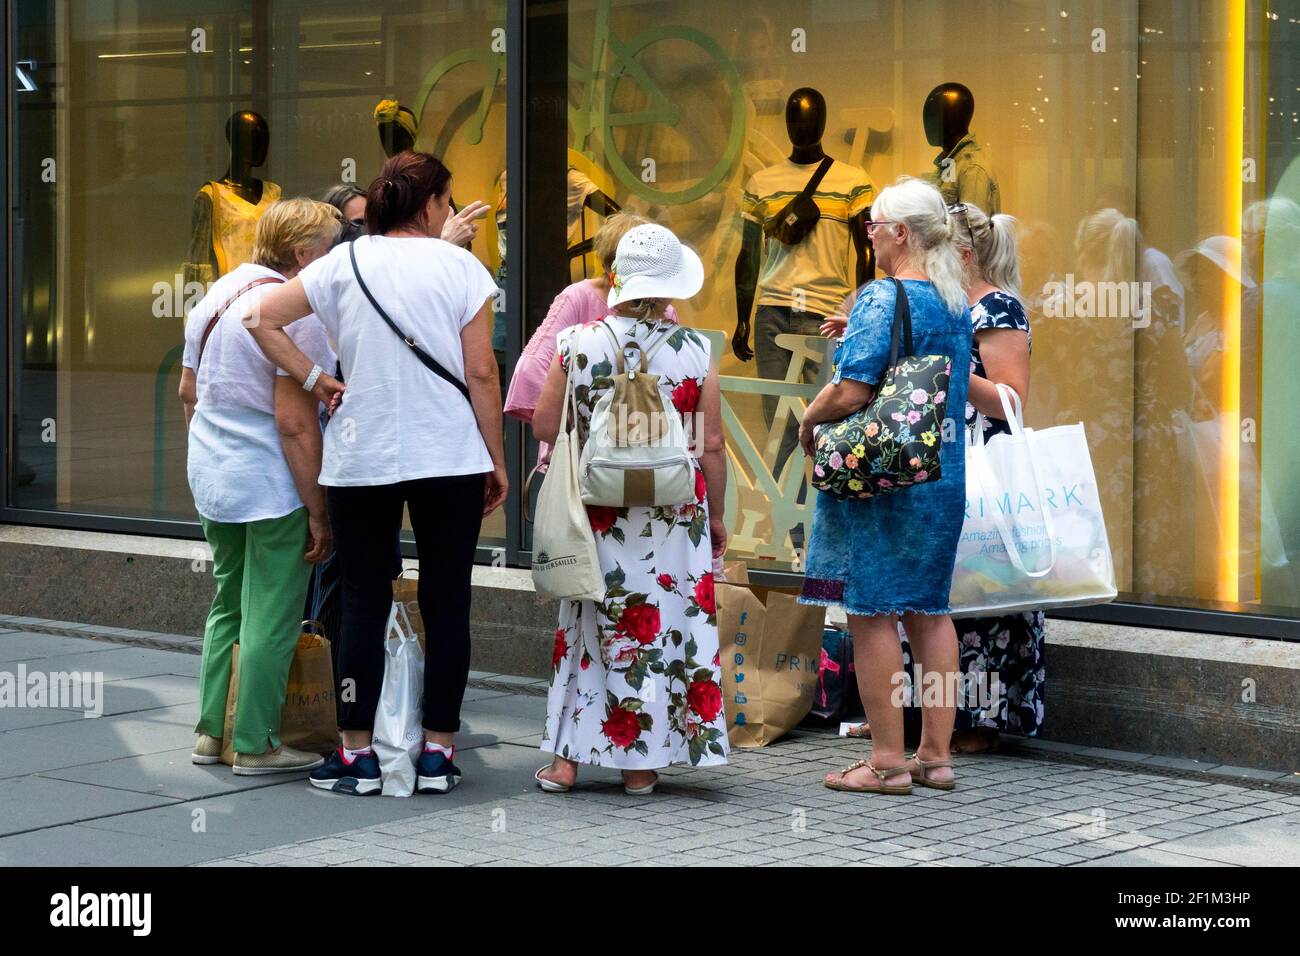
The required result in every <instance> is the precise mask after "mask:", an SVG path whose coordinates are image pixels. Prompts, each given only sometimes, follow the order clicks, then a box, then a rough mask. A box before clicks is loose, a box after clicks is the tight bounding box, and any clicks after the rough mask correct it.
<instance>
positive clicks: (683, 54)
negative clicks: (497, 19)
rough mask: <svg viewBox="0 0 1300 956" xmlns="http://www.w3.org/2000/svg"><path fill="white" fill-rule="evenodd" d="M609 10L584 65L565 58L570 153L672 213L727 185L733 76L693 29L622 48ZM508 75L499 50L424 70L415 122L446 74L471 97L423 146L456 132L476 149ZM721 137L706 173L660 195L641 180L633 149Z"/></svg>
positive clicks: (604, 9) (732, 159)
mask: <svg viewBox="0 0 1300 956" xmlns="http://www.w3.org/2000/svg"><path fill="white" fill-rule="evenodd" d="M611 6H612V2H611V0H600V2H599V3H598V4H597V7H596V16H595V29H594V36H593V40H592V51H591V59H590V61H589V64H588V65H583V64H582V63H579V62H578V61H577V60H576V59H574V58H573V57H570V59H569V78H570V85H571V87H574V86H576V87H577V88H578V89H579V90H580V92H579V94H578V96H577V97H576V102H575V101H573V98H572V97H571V102H570V104H569V130H570V134H571V145H572V148H573V149H574V150H576V151H577V152H579V153H584V154H586V155H588V156H590V157H592V158H593V159H596V158H597V157H596V156H595V153H596V152H597V151H598V150H599V151H600V154H601V156H600V158H601V159H603V165H604V168H605V169H607V170H609V171H610V173H611V174H612V175H613V176H614V178H615V179H616V180H617V181H618V182H619V183H620V184H621V185H622V186H623V187H624V188H625V189H627V190H628V191H629V192H632V193H634V194H636V195H638V196H641V197H642V198H644V199H646V200H647V201H649V202H652V203H657V204H661V205H679V204H682V203H689V202H692V201H694V200H696V199H699V198H700V197H701V196H704V195H706V194H708V193H709V192H711V191H712V190H713V189H715V188H716V187H717V186H718V185H719V184H720V183H721V182H722V181H723V180H724V179H725V178H726V177H727V175H728V174H729V173H730V172H731V170H732V168H733V167H734V166H735V163H736V161H737V160H738V159H739V157H740V152H741V149H742V147H743V146H744V141H745V99H744V88H743V86H742V84H741V80H740V73H739V72H738V71H737V69H736V66H735V64H734V63H732V62H731V59H730V58H729V57H728V56H727V54H726V53H725V52H724V51H723V49H722V47H720V46H719V45H718V44H717V42H716V41H714V39H713V38H712V37H710V36H709V35H708V34H706V33H703V32H701V31H699V30H694V29H691V28H690V27H684V26H673V25H666V26H656V27H651V28H650V29H647V30H643V31H641V32H640V33H638V34H636V35H635V36H633V37H632V38H631V39H628V40H624V39H623V38H622V37H620V36H619V35H618V34H616V33H615V32H614V31H613V29H612V27H611V24H610V10H611ZM658 64H674V65H675V66H674V68H675V69H678V70H679V72H678V73H677V74H676V75H675V76H674V77H673V83H674V86H673V90H674V92H675V93H676V94H677V96H678V97H679V98H680V97H682V96H688V97H690V98H691V99H692V101H693V102H692V106H691V107H689V108H688V107H686V106H683V105H682V104H681V103H680V102H677V101H676V100H675V99H674V96H673V95H672V94H671V93H669V92H665V90H664V88H663V86H661V84H660V81H659V80H657V79H656V77H655V71H656V69H657V68H658V67H657V65H658ZM505 68H506V57H505V53H504V52H494V51H493V49H492V48H491V47H473V48H470V49H464V50H458V51H456V52H455V53H451V54H448V55H447V56H446V57H444V58H443V59H442V60H440V61H439V62H438V63H436V64H435V65H434V66H433V68H432V69H430V70H429V72H428V73H427V74H426V75H425V78H424V82H423V83H422V84H421V86H420V90H419V93H418V94H417V96H416V98H415V103H414V108H415V115H416V116H418V117H421V118H422V119H423V117H424V112H425V107H426V106H427V104H428V102H429V98H430V96H431V95H433V93H434V92H435V90H437V89H438V87H439V84H442V83H444V81H447V79H448V77H449V75H450V74H451V73H452V72H453V71H457V70H460V71H465V72H468V71H473V72H472V73H469V76H468V77H467V76H462V75H458V76H456V77H455V78H454V80H452V82H455V83H456V84H457V86H458V87H460V88H461V89H463V88H464V84H468V86H469V89H470V90H471V92H470V93H469V94H468V95H467V96H465V97H463V98H462V99H461V100H460V101H459V103H458V104H457V105H455V106H454V107H453V108H452V109H451V110H449V111H447V113H446V114H445V115H446V120H445V122H444V124H443V126H442V128H441V129H440V131H439V132H438V134H437V135H436V136H435V137H434V142H433V143H431V144H430V145H431V148H432V149H433V151H434V152H435V153H436V154H438V155H442V154H443V153H444V152H445V145H446V144H447V143H448V142H449V141H450V140H451V139H452V138H453V137H454V136H455V135H456V133H457V132H459V133H460V135H461V137H462V139H463V140H464V142H465V143H467V144H468V145H471V146H473V145H477V144H479V143H480V142H482V140H483V129H484V125H485V124H486V122H487V118H488V113H489V111H490V110H491V109H492V106H493V105H494V104H500V103H504V101H505V96H504V83H503V80H504V77H505ZM470 77H472V79H470ZM683 79H685V80H686V82H683ZM695 100H698V101H699V102H698V103H695V102H694V101H695ZM701 124H707V129H708V130H709V132H710V134H711V135H709V136H697V135H693V134H694V133H696V132H697V131H698V129H699V127H700V126H701ZM679 127H684V131H682V130H679V129H678V128H679ZM719 129H725V130H726V134H725V137H724V138H723V145H722V149H721V152H720V154H719V155H718V156H717V159H716V160H714V161H712V162H709V158H708V157H706V158H705V160H704V163H705V164H707V168H705V169H704V170H703V172H702V173H701V174H699V175H690V176H686V177H684V178H683V180H682V181H681V182H679V183H678V184H677V185H676V188H660V187H659V186H658V185H657V183H656V181H655V180H656V179H657V176H656V177H647V176H646V165H645V161H646V159H648V158H652V157H647V156H645V155H644V151H642V150H638V149H637V148H636V147H638V146H650V145H652V144H658V143H661V142H663V141H664V139H665V138H666V136H667V135H668V132H667V131H668V130H673V131H676V132H677V135H679V136H683V137H685V136H689V137H690V139H691V140H692V141H701V140H703V141H708V140H710V139H712V138H713V134H716V131H717V130H719ZM625 154H630V158H629V155H625ZM638 154H639V155H638Z"/></svg>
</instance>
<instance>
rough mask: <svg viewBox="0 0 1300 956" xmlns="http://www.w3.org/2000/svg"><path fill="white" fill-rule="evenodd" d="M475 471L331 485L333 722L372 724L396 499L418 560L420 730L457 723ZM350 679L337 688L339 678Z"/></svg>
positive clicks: (474, 524)
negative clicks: (336, 616)
mask: <svg viewBox="0 0 1300 956" xmlns="http://www.w3.org/2000/svg"><path fill="white" fill-rule="evenodd" d="M483 490H484V482H483V475H456V476H453V477H446V478H420V479H417V480H415V481H403V482H399V483H398V484H395V485H358V486H351V487H337V488H330V489H329V492H328V495H329V514H330V524H331V525H332V526H333V529H334V547H335V549H336V550H337V553H338V559H339V570H340V572H341V577H342V582H343V618H342V629H341V634H340V647H339V655H338V673H337V674H335V680H336V682H337V683H338V691H339V698H338V699H339V727H340V728H341V729H343V730H373V729H374V726H375V708H376V707H377V706H378V704H379V688H380V685H381V684H382V683H383V678H384V656H385V655H384V629H385V626H386V625H387V623H388V613H389V610H390V609H391V607H392V604H393V573H392V571H393V535H394V534H395V533H396V532H397V531H398V530H399V529H400V528H401V525H402V505H403V503H405V504H406V505H407V507H408V508H409V510H410V514H411V527H412V529H413V530H414V531H415V547H416V553H417V554H418V555H419V558H420V586H419V603H420V616H421V617H422V618H423V619H424V702H423V709H424V729H425V730H432V731H435V732H442V733H453V732H455V731H457V730H459V729H460V705H461V702H462V701H463V700H464V697H465V683H466V681H467V680H468V679H469V598H470V577H471V575H472V573H473V568H474V554H475V549H476V547H477V546H478V536H479V528H480V525H481V524H482V521H483V518H482V515H483ZM349 680H350V681H353V682H355V684H354V686H353V687H348V688H346V689H345V687H344V682H345V681H349Z"/></svg>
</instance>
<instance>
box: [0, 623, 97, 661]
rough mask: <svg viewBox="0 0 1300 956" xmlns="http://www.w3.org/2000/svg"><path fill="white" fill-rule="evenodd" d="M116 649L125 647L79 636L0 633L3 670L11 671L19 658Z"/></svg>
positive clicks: (23, 659) (0, 655)
mask: <svg viewBox="0 0 1300 956" xmlns="http://www.w3.org/2000/svg"><path fill="white" fill-rule="evenodd" d="M115 650H122V647H121V646H120V645H117V644H107V643H104V642H101V641H88V640H84V639H82V638H79V637H59V636H57V635H54V634H29V633H25V632H23V631H10V632H8V633H4V634H0V670H6V671H12V670H13V666H12V665H13V664H16V663H18V662H20V661H39V660H46V659H48V658H51V657H64V656H69V655H74V654H93V653H96V652H101V651H115Z"/></svg>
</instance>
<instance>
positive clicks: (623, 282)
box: [609, 223, 704, 308]
mask: <svg viewBox="0 0 1300 956" xmlns="http://www.w3.org/2000/svg"><path fill="white" fill-rule="evenodd" d="M703 285H704V263H702V262H700V257H699V256H698V255H696V254H695V251H694V250H693V249H690V248H688V247H687V246H684V245H682V242H681V240H680V239H678V238H677V237H676V236H674V235H673V234H672V231H671V230H669V229H665V228H664V227H663V226H659V225H656V224H654V223H647V224H646V225H644V226H637V227H636V228H634V229H629V230H628V232H627V235H625V236H624V237H623V238H622V239H620V240H619V243H618V252H617V253H616V254H615V256H614V269H613V282H612V283H611V285H610V288H609V306H610V308H613V307H614V306H616V305H618V304H619V303H620V302H630V301H632V300H634V299H689V298H690V297H691V296H693V295H695V293H697V292H699V291H700V287H701V286H703Z"/></svg>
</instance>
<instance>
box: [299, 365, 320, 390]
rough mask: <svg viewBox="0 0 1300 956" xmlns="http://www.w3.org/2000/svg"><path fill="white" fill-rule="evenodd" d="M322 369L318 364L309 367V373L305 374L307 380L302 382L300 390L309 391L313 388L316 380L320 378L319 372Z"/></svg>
mask: <svg viewBox="0 0 1300 956" xmlns="http://www.w3.org/2000/svg"><path fill="white" fill-rule="evenodd" d="M323 371H325V370H324V369H323V368H321V367H320V366H319V365H313V366H312V367H311V374H310V375H308V376H307V381H305V382H303V383H302V390H303V391H304V392H310V391H311V390H312V389H313V388H315V387H316V382H317V380H318V379H319V378H320V373H321V372H323Z"/></svg>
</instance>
